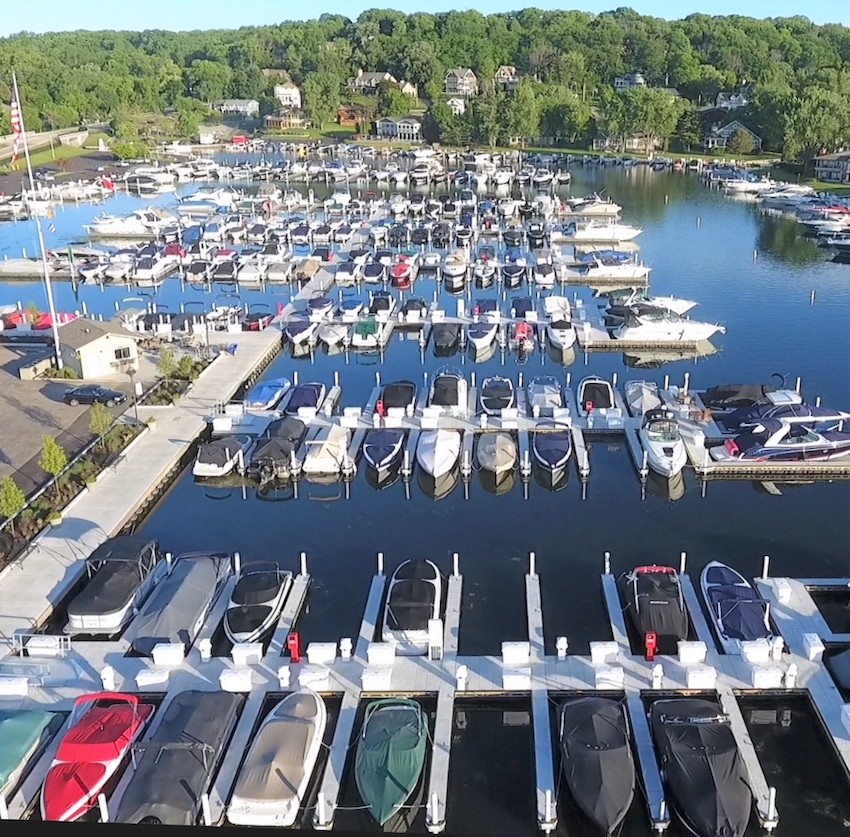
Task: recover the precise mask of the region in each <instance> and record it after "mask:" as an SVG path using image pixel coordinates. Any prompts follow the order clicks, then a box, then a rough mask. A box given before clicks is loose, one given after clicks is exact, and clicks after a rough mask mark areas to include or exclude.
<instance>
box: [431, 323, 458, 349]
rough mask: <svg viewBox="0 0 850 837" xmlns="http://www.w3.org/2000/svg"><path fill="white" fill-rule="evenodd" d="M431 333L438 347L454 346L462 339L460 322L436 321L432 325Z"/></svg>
mask: <svg viewBox="0 0 850 837" xmlns="http://www.w3.org/2000/svg"><path fill="white" fill-rule="evenodd" d="M431 335H432V339H433V341H434V345H435V346H437V347H438V348H448V347H450V346H454V344H455V343H457V341H458V340H459V339H460V325H459V324H458V323H434V325H433V326H432V327H431Z"/></svg>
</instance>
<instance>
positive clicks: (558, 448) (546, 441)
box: [531, 421, 573, 480]
mask: <svg viewBox="0 0 850 837" xmlns="http://www.w3.org/2000/svg"><path fill="white" fill-rule="evenodd" d="M572 451H573V437H572V433H571V432H570V428H569V426H568V425H565V424H558V423H557V422H554V421H542V422H538V424H537V425H536V428H535V430H534V433H533V434H532V440H531V452H532V454H533V455H534V460H535V462H536V463H537V465H538V466H539V467H540V469H541V470H542V471H543V472H544V473H547V474H550V475H551V476H552V478H553V480H555V479H557V478H558V477H560V475H561V474H562V473H563V472H564V469H565V468H566V467H567V462H568V461H569V458H570V454H571V453H572Z"/></svg>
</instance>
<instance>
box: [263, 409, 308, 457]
mask: <svg viewBox="0 0 850 837" xmlns="http://www.w3.org/2000/svg"><path fill="white" fill-rule="evenodd" d="M306 434H307V425H306V424H304V422H303V421H301V419H297V418H295V417H294V416H285V417H284V418H282V419H276V420H275V421H273V422H272V423H271V424H270V425H269V426H268V428H267V429H266V437H267V438H263V439H260V440H259V441H258V442H257V446H256V447H255V448H254V452H253V453H252V454H251V464H252V465H255V464H257V463H259V462H261V461H264V460H272V461H278V460H283V461H284V462H286V463H287V464H288V463H289V460H290V458H291V456H292V451H294V450H297V448H298V446H299V445H300V444H301V441H302V439H303V438H304V436H305V435H306Z"/></svg>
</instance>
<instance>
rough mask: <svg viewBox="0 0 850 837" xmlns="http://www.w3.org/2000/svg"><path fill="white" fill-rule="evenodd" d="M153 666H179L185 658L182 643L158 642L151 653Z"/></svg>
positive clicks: (184, 648) (184, 649)
mask: <svg viewBox="0 0 850 837" xmlns="http://www.w3.org/2000/svg"><path fill="white" fill-rule="evenodd" d="M151 657H152V658H153V664H154V665H155V666H157V667H159V666H179V665H182V664H183V660H184V659H185V657H186V647H185V646H184V645H183V643H182V642H158V643H157V644H156V645H154V647H153V650H152V651H151Z"/></svg>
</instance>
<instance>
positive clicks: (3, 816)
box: [0, 793, 9, 820]
mask: <svg viewBox="0 0 850 837" xmlns="http://www.w3.org/2000/svg"><path fill="white" fill-rule="evenodd" d="M8 819H9V807H8V806H7V805H6V796H5V794H2V793H0V820H8Z"/></svg>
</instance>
